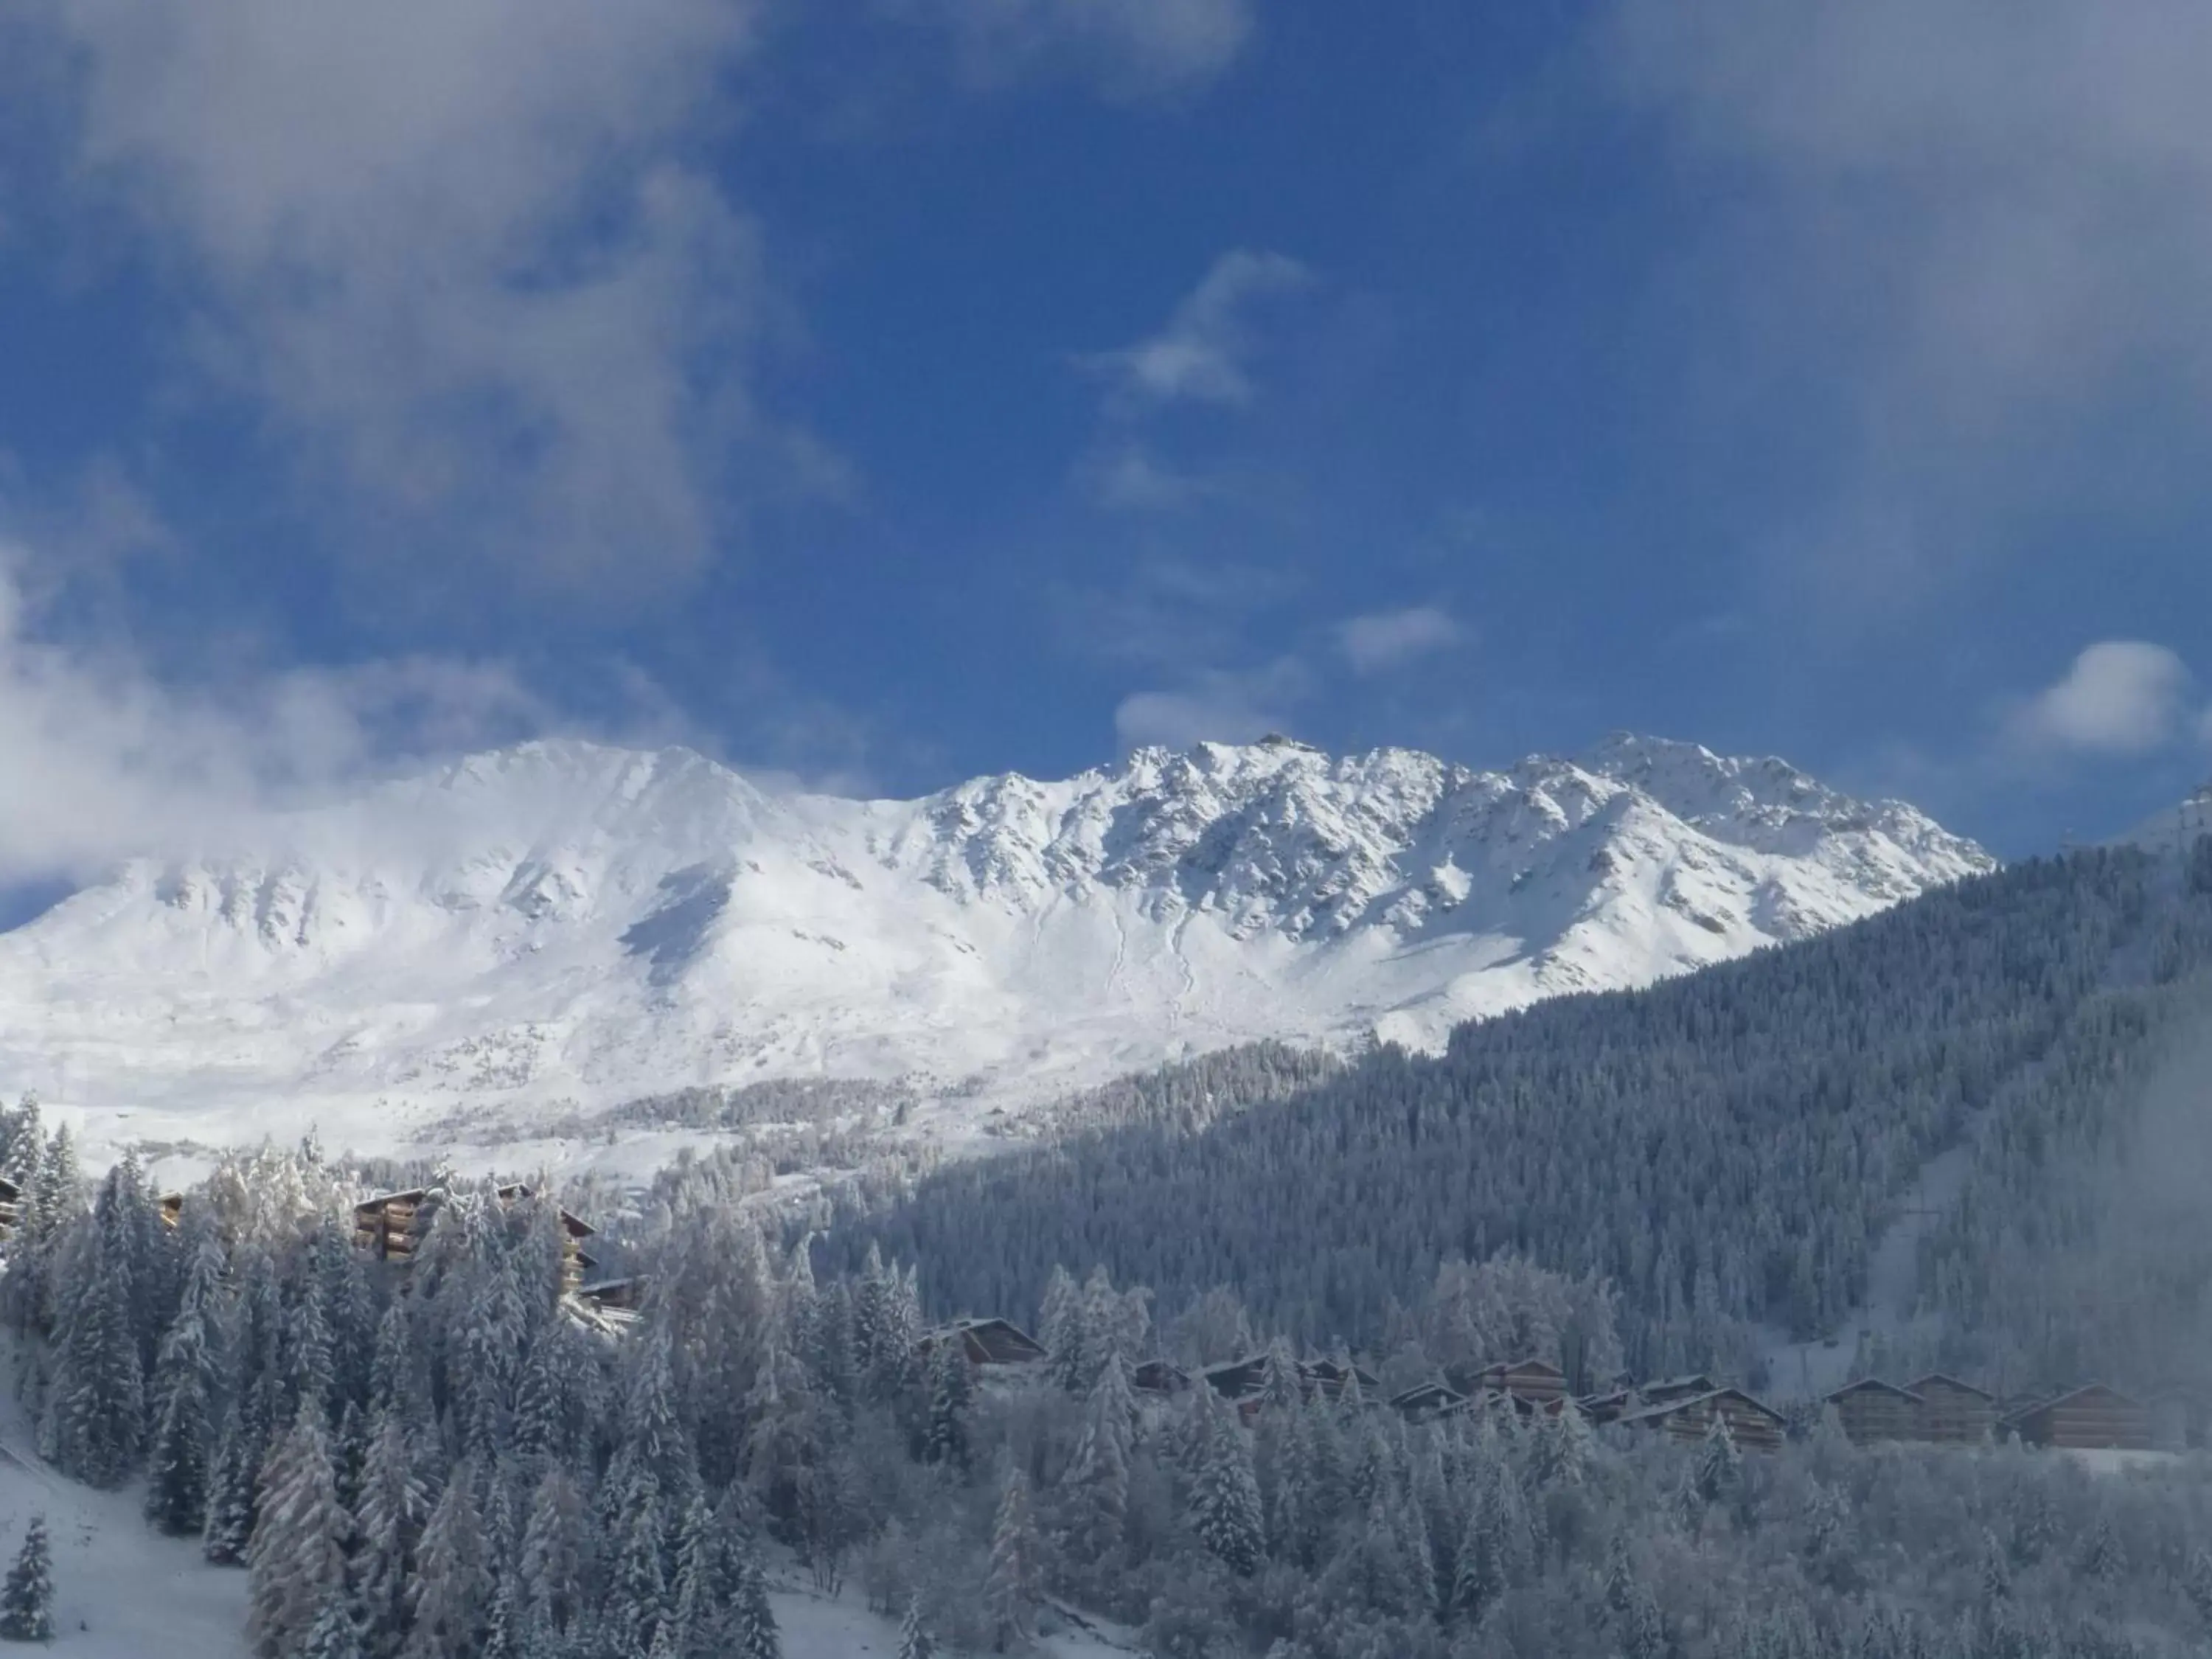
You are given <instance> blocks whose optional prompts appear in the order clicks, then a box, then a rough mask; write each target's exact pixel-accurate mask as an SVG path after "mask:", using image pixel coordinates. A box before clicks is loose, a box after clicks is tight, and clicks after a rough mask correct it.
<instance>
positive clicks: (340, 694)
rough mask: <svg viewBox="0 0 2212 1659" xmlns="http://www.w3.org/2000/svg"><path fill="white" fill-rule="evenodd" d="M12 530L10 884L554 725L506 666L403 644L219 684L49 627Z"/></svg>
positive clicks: (92, 867) (203, 834)
mask: <svg viewBox="0 0 2212 1659" xmlns="http://www.w3.org/2000/svg"><path fill="white" fill-rule="evenodd" d="M22 562H23V561H22V557H21V554H20V552H19V551H18V550H15V549H12V548H8V547H4V546H0V776H5V777H6V778H7V780H8V787H7V788H6V789H5V790H4V791H0V887H6V886H10V885H15V884H22V883H26V882H33V881H41V880H47V879H52V878H86V877H88V876H91V875H94V874H96V873H97V872H99V870H100V868H101V867H102V866H105V865H106V864H108V863H110V862H112V860H115V859H117V858H119V857H124V856H126V855H130V854H138V853H145V852H151V851H159V852H163V853H177V852H188V851H191V850H192V849H193V848H197V847H199V846H202V845H204V844H208V843H211V842H221V841H222V840H223V839H224V838H225V837H227V836H231V835H233V834H235V833H236V832H238V831H240V829H242V828H243V827H244V826H245V825H246V824H248V823H251V822H252V820H254V819H255V818H257V817H259V816H260V815H262V814H264V813H266V812H268V811H271V810H274V809H276V808H277V807H279V806H282V805H287V804H291V803H295V802H298V801H301V800H303V799H310V798H312V797H313V796H314V795H315V794H316V793H319V792H320V791H322V790H324V789H326V788H328V787H331V786H334V785H339V784H343V783H344V782H346V781H349V780H353V779H356V778H359V777H361V776H363V775H369V774H373V773H375V772H377V771H379V770H381V769H385V768H387V767H389V766H392V765H394V764H397V763H400V762H402V761H404V760H408V759H427V758H433V757H442V756H447V755H452V754H456V753H459V752H462V751H465V750H473V749H479V748H483V747H486V746H489V745H492V744H503V743H508V742H513V741H516V740H518V739H520V738H524V737H527V736H532V735H538V734H541V733H543V732H545V731H547V730H548V729H550V728H551V727H552V726H555V725H556V718H555V715H554V714H553V711H552V710H550V708H547V707H546V706H545V704H544V703H543V702H541V701H540V700H539V699H538V697H537V696H535V695H534V694H533V693H532V691H531V690H529V689H528V688H527V687H526V685H524V684H523V683H522V682H521V681H520V678H518V677H517V676H516V675H515V673H514V672H513V670H511V669H510V668H508V667H507V666H506V665H502V664H500V663H495V662H464V661H458V660H454V659H444V658H434V657H421V656H417V657H407V658H401V659H386V660H380V661H372V662H368V663H362V664H356V665H348V666H341V667H325V668H308V669H296V670H293V671H287V672H281V673H276V674H268V675H260V676H254V677H250V678H242V679H240V680H239V681H237V682H235V683H234V684H229V685H228V686H225V687H221V688H204V689H200V690H186V689H184V688H181V687H179V686H178V685H175V684H168V683H165V682H164V681H163V680H162V679H161V678H159V677H158V676H157V675H155V673H154V672H152V671H150V670H149V668H148V667H147V665H145V664H144V663H143V662H141V661H140V660H138V659H137V658H135V657H134V656H132V655H131V654H130V653H128V652H127V651H124V650H120V649H116V648H100V647H82V646H70V645H65V644H63V643H60V642H58V641H56V640H54V639H52V638H51V637H47V636H45V635H42V634H41V633H40V629H39V626H38V619H37V617H35V616H34V615H33V611H32V608H31V606H30V605H29V604H28V602H27V600H26V599H25V597H24V594H23V592H22V589H21V586H20V585H19V583H18V580H17V575H16V573H17V571H18V570H19V569H20V568H21V565H22Z"/></svg>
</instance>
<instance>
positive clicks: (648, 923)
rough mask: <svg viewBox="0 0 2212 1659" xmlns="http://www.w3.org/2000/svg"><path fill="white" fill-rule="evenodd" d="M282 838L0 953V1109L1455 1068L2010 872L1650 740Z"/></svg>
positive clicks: (480, 816) (1854, 806) (133, 1115)
mask: <svg viewBox="0 0 2212 1659" xmlns="http://www.w3.org/2000/svg"><path fill="white" fill-rule="evenodd" d="M255 840H256V842H257V845H256V846H255V847H254V848H252V849H251V850H245V849H232V850H230V851H228V852H226V853H224V854H221V855H202V856H194V857H169V858H164V857H149V858H145V859H143V860H137V861H134V862H132V863H130V864H128V865H127V866H124V867H123V868H121V869H119V870H118V871H117V872H115V873H114V874H113V876H112V878H111V879H109V880H107V881H105V882H103V883H101V884H99V885H97V886H94V887H91V888H89V889H88V890H84V891H82V892H79V893H77V894H76V896H73V897H71V898H70V899H68V900H67V901H65V902H63V903H62V904H60V905H59V906H58V907H57V908H54V909H53V910H52V911H50V912H48V913H47V914H46V915H44V916H42V917H40V918H39V919H38V920H37V921H34V922H33V923H31V924H29V925H27V926H26V927H21V928H19V929H17V930H16V931H15V932H13V933H9V934H7V935H5V936H0V1089H8V1090H13V1089H15V1088H19V1087H33V1088H36V1089H37V1090H38V1091H40V1093H41V1094H42V1095H44V1096H45V1097H47V1098H48V1099H49V1100H50V1101H52V1102H54V1103H58V1104H63V1105H67V1106H71V1107H76V1108H79V1109H83V1110H84V1111H85V1112H86V1113H87V1114H88V1115H89V1119H90V1121H91V1126H92V1127H94V1128H95V1130H97V1129H98V1128H99V1127H100V1123H101V1122H102V1121H106V1124H107V1127H108V1128H109V1130H110V1131H111V1133H113V1134H115V1135H119V1136H122V1137H126V1138H127V1137H131V1136H138V1135H143V1136H146V1137H149V1138H155V1139H162V1138H190V1139H201V1140H213V1139H237V1138H240V1137H241V1136H251V1137H255V1138H258V1136H259V1135H260V1134H262V1133H264V1132H266V1133H276V1134H289V1133H297V1132H298V1131H299V1129H300V1128H301V1127H304V1125H305V1123H306V1122H307V1121H311V1120H312V1121H315V1122H317V1123H319V1125H320V1127H322V1130H323V1132H324V1133H325V1138H326V1139H330V1140H331V1142H333V1143H334V1144H351V1145H354V1146H360V1147H363V1148H367V1147H371V1146H392V1145H400V1144H404V1143H406V1142H407V1141H409V1140H410V1138H411V1135H412V1131H411V1129H410V1125H415V1124H419V1123H421V1122H422V1121H427V1120H428V1119H430V1118H433V1117H435V1116H438V1115H444V1114H447V1113H449V1112H450V1111H451V1110H452V1109H453V1108H454V1107H455V1106H456V1105H458V1104H461V1103H466V1102H479V1101H482V1102H492V1103H501V1102H504V1103H511V1104H517V1105H526V1104H528V1103H535V1102H540V1101H543V1102H549V1103H550V1102H554V1101H559V1100H564V1099H565V1100H572V1101H576V1102H579V1103H587V1104H588V1103H594V1102H604V1101H610V1100H614V1099H618V1098H623V1097H631V1096H635V1095H638V1094H641V1093H644V1092H648V1091H659V1090H665V1089H668V1088H671V1087H675V1086H678V1085H687V1084H708V1083H712V1084H724V1083H744V1082H749V1081H754V1080H763V1079H771V1078H779V1077H788V1076H824V1075H826V1076H850V1077H866V1078H909V1079H913V1078H921V1079H935V1080H936V1081H938V1082H939V1083H942V1084H944V1085H948V1086H950V1085H955V1084H958V1083H960V1082H962V1081H963V1079H964V1080H967V1081H968V1085H969V1090H970V1091H971V1092H972V1091H975V1089H976V1087H977V1084H976V1082H975V1080H976V1079H981V1092H982V1093H983V1095H984V1096H985V1097H992V1098H996V1099H1000V1100H1010V1099H1017V1098H1031V1099H1041V1098H1043V1097H1048V1096H1049V1095H1052V1094H1054V1093H1056V1092H1058V1091H1061V1090H1064V1089H1066V1088H1068V1087H1071V1086H1075V1085H1081V1084H1085V1083H1087V1082H1091V1081H1095V1080H1097V1079H1102V1078H1104V1077H1106V1076H1109V1075H1112V1074H1115V1073H1121V1072H1125V1071H1127V1070H1130V1069H1133V1068H1135V1067H1139V1066H1147V1065H1151V1064H1153V1063H1156V1062H1158V1061H1159V1060H1163V1059H1168V1058H1172V1057H1176V1056H1177V1055H1181V1054H1188V1053H1192V1052H1195V1051H1198V1050H1201V1049H1204V1048H1212V1047H1216V1046H1219V1045H1223V1044H1226V1043H1231V1042H1239V1041H1243V1040H1248V1039H1251V1038H1255V1037H1259V1036H1281V1037H1285V1038H1290V1039H1293V1040H1307V1041H1332V1040H1340V1039H1344V1038H1347V1037H1352V1036H1358V1034H1360V1033H1363V1032H1368V1031H1373V1032H1377V1033H1380V1034H1381V1035H1382V1036H1385V1037H1388V1038H1391V1039H1395V1040H1398V1041H1402V1042H1408V1043H1413V1044H1418V1045H1433V1044H1436V1043H1437V1042H1441V1041H1442V1039H1443V1036H1444V1034H1445V1033H1446V1032H1447V1031H1448V1030H1449V1028H1450V1026H1451V1025H1453V1024H1455V1023H1456V1022H1458V1021H1461V1020H1463V1019H1466V1018H1469V1017H1471V1016H1474V1015H1480V1014H1487V1013H1492V1012H1499V1011H1502V1010H1504V1009H1508V1008H1511V1007H1515V1006H1519V1005H1522V1004H1524V1003H1527V1002H1528V1001H1531V1000H1534V999H1536V998H1540V997H1543V996H1547V995H1551V994H1557V993H1560V992H1566V991H1577V990H1584V989H1589V988H1595V987H1620V986H1629V985H1635V984H1640V983H1643V982H1645V981H1650V980H1652V979H1654V978H1656V977H1658V976H1661V975H1668V974H1673V973H1679V972H1681V971H1684V970H1686V969H1694V968H1698V967H1700V966H1703V965H1705V964H1707V963H1714V962H1718V961H1721V960H1723V959H1725V958H1729V957H1736V956H1740V955H1741V954H1743V953H1744V952H1746V951H1750V950H1753V949H1754V948H1756V947H1758V946H1759V945H1765V944H1767V943H1770V942H1773V941H1778V940H1784V939H1795V938H1798V937H1802V936H1803V935H1805V934H1808V933H1814V932H1815V931H1818V930H1820V929H1821V928H1825V927H1833V926H1836V925H1838V924H1840V923H1844V922H1848V921H1853V920H1856V919H1857V918H1860V917H1863V916H1865V915H1870V914H1872V913H1873V912H1875V911H1876V910H1879V909H1881V908H1883V907H1885V906H1887V905H1890V904H1893V903H1895V902H1898V901H1899V900H1901V899H1905V898H1909V897H1911V896H1913V895H1914V894H1916V893H1918V892H1921V891H1923V890H1925V889H1927V888H1928V887H1929V886H1931V885H1934V884H1941V883H1944V882H1948V881H1951V880H1954V879H1956V878H1960V877H1962V876H1966V875H1968V874H1971V873H1972V872H1977V871H1980V870H1984V869H1987V868H1989V867H1990V866H1991V860H1990V858H1989V857H1988V855H1987V854H1984V852H1983V851H1982V850H1981V849H1980V848H1977V847H1976V846H1974V845H1973V844H1972V842H1966V841H1964V840H1961V839H1960V838H1959V837H1957V836H1952V835H1949V834H1948V833H1946V832H1945V831H1944V830H1943V829H1941V828H1939V827H1938V826H1937V825H1936V824H1935V823H1932V822H1930V821H1929V819H1928V818H1927V817H1923V815H1922V814H1920V813H1919V812H1917V811H1914V810H1913V809H1912V808H1911V807H1910V806H1907V805H1901V804H1899V803H1896V802H1882V803H1879V804H1873V805H1869V804H1867V803H1863V802H1860V801H1857V800H1852V799H1847V798H1845V797H1844V796H1841V795H1838V794H1837V793H1834V792H1832V791H1831V790H1828V789H1826V788H1825V787H1822V786H1821V785H1820V784H1818V783H1816V782H1814V781H1813V780H1811V779H1809V778H1808V777H1806V776H1804V775H1802V774H1801V773H1799V772H1797V771H1796V770H1794V769H1791V768H1790V767H1789V766H1787V765H1785V764H1784V763H1782V762H1780V761H1777V760H1731V759H1725V758H1723V757H1717V756H1715V755H1713V754H1711V753H1710V752H1708V751H1707V750H1704V749H1700V748H1698V747H1695V746H1693V745H1690V744H1676V743H1667V742H1659V741H1655V740H1652V739H1649V738H1634V737H1628V736H1620V737H1615V738H1611V739H1609V740H1607V742H1606V743H1604V744H1601V745H1600V746H1599V747H1597V748H1596V749H1595V750H1593V751H1591V752H1590V753H1589V754H1587V755H1584V756H1582V757H1577V758H1576V759H1574V760H1556V759H1541V758H1535V759H1530V760H1527V761H1524V762H1522V763H1520V764H1519V765H1517V766H1515V767H1513V768H1512V769H1510V770H1507V771H1503V772H1479V771H1474V770H1470V769H1467V768H1464V767H1461V766H1455V765H1452V764H1449V763H1446V762H1443V761H1441V760H1437V759H1436V758H1434V757H1431V756H1428V755H1425V754H1419V753H1415V752H1413V751H1409V750H1395V749H1385V750H1375V751H1374V752H1372V753H1370V754H1364V755H1355V756H1347V757H1340V758H1332V757H1329V756H1328V755H1325V754H1322V753H1321V752H1320V751H1318V750H1314V749H1311V748H1309V747H1306V746H1304V745H1303V744H1297V743H1293V742H1290V741H1288V740H1285V739H1267V740H1264V741H1262V742H1261V743H1258V744H1251V745H1249V746H1231V745H1225V744H1201V745H1200V746H1199V747H1197V748H1196V749H1194V750H1191V751H1190V752H1188V753H1174V752H1170V751H1167V750H1156V749H1155V750H1141V751H1139V752H1138V753H1136V754H1134V755H1133V756H1131V757H1129V758H1128V759H1127V761H1126V762H1124V763H1121V764H1120V765H1118V766H1115V767H1112V768H1109V769H1100V770H1096V771H1091V772H1085V773H1084V774H1082V775H1080V776H1078V777H1074V778H1070V779H1067V780H1066V781H1060V782H1040V781H1035V780H1032V779H1030V778H1026V777H1021V776H1014V775H1007V776H1001V777H990V778H982V779H978V780H976V781H973V782H969V783H965V784H963V785H960V786H959V787H956V788H952V789H949V790H946V791H945V792H944V793H940V794H936V795H932V796H929V797H927V798H926V799H921V800H913V801H857V800H846V799H833V798H829V797H825V796H816V795H800V794H789V793H771V792H769V791H766V790H763V789H762V788H760V787H757V786H756V785H755V784H754V783H752V782H750V781H748V780H747V779H745V778H744V777H743V776H741V775H738V773H735V772H732V771H731V770H729V769H726V768H724V767H721V766H719V765H717V764H715V763H713V762H711V761H708V760H707V759H705V758H704V757H701V756H699V755H697V754H695V753H693V752H691V751H690V750H682V749H665V750H659V751H657V752H640V751H635V750H623V749H616V748H608V747H602V746H597V745H592V744H583V743H569V742H560V743H539V744H527V745H525V746H523V747H520V748H517V749H513V750H503V751H500V752H496V753H491V754H484V755H479V756H476V757H471V758H470V759H467V760H464V761H461V762H459V763H455V764H453V765H451V766H448V767H446V768H443V769H439V770H436V771H434V772H431V773H428V774H427V775H422V776H417V777H411V778H408V779H404V780H402V781H395V782H389V783H386V784H382V785H379V786H376V787H370V788H366V789H364V790H363V791H362V792H361V793H358V794H357V795H356V796H354V797H353V798H351V799H345V800H343V801H340V802H337V803H336V804H332V805H325V806H322V807H319V808H318V809H316V810H314V811H302V812H299V813H295V814H291V815H289V816H286V817H282V818H279V819H275V820H271V821H270V822H268V823H266V824H265V825H264V827H263V829H262V830H261V832H260V833H259V834H258V836H256V837H255ZM126 1114H127V1117H126V1116H125V1115H126ZM118 1120H119V1121H118Z"/></svg>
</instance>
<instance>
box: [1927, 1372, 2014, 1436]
mask: <svg viewBox="0 0 2212 1659" xmlns="http://www.w3.org/2000/svg"><path fill="white" fill-rule="evenodd" d="M1905 1392H1906V1393H1907V1394H1911V1395H1918V1396H1919V1399H1920V1432H1919V1434H1918V1435H1917V1437H1916V1438H1918V1439H1921V1440H1933V1441H1937V1442H1940V1443H1947V1444H1962V1445H1969V1446H1978V1445H1979V1444H1981V1443H1982V1442H1983V1441H1984V1440H1987V1439H1988V1438H1989V1437H1990V1434H1991V1433H1992V1432H1993V1431H1995V1429H1996V1421H1997V1397H1996V1395H1993V1394H1991V1393H1990V1391H1989V1390H1988V1389H1978V1388H1976V1387H1975V1386H1974V1385H1973V1384H1972V1383H1962V1382H1960V1380H1959V1379H1958V1378H1957V1377H1955V1376H1945V1375H1944V1374H1943V1373H1942V1371H1930V1372H1929V1373H1928V1375H1927V1376H1920V1377H1915V1378H1914V1379H1913V1380H1912V1381H1911V1382H1910V1383H1906V1384H1905Z"/></svg>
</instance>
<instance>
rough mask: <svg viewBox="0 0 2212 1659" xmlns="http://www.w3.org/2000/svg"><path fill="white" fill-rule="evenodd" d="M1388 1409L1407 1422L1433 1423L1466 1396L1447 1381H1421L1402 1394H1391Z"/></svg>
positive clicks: (1454, 1409)
mask: <svg viewBox="0 0 2212 1659" xmlns="http://www.w3.org/2000/svg"><path fill="white" fill-rule="evenodd" d="M1388 1403H1389V1407H1390V1409H1391V1410H1392V1411H1394V1412H1395V1413H1398V1415H1399V1416H1401V1417H1402V1418H1404V1419H1406V1420H1407V1422H1408V1423H1411V1424H1413V1425H1417V1426H1418V1425H1420V1424H1423V1423H1433V1422H1435V1421H1436V1420H1437V1419H1438V1418H1440V1417H1445V1416H1449V1415H1450V1414H1451V1413H1453V1412H1455V1411H1456V1410H1457V1409H1458V1408H1459V1407H1462V1406H1463V1405H1465V1404H1466V1403H1467V1396H1466V1395H1463V1394H1462V1393H1461V1392H1460V1391H1459V1390H1458V1389H1455V1388H1453V1387H1452V1386H1451V1384H1450V1383H1420V1384H1418V1385H1417V1386H1415V1387H1413V1388H1410V1389H1407V1390H1406V1391H1405V1392H1404V1393H1403V1394H1396V1395H1391V1397H1390V1399H1389V1402H1388Z"/></svg>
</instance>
